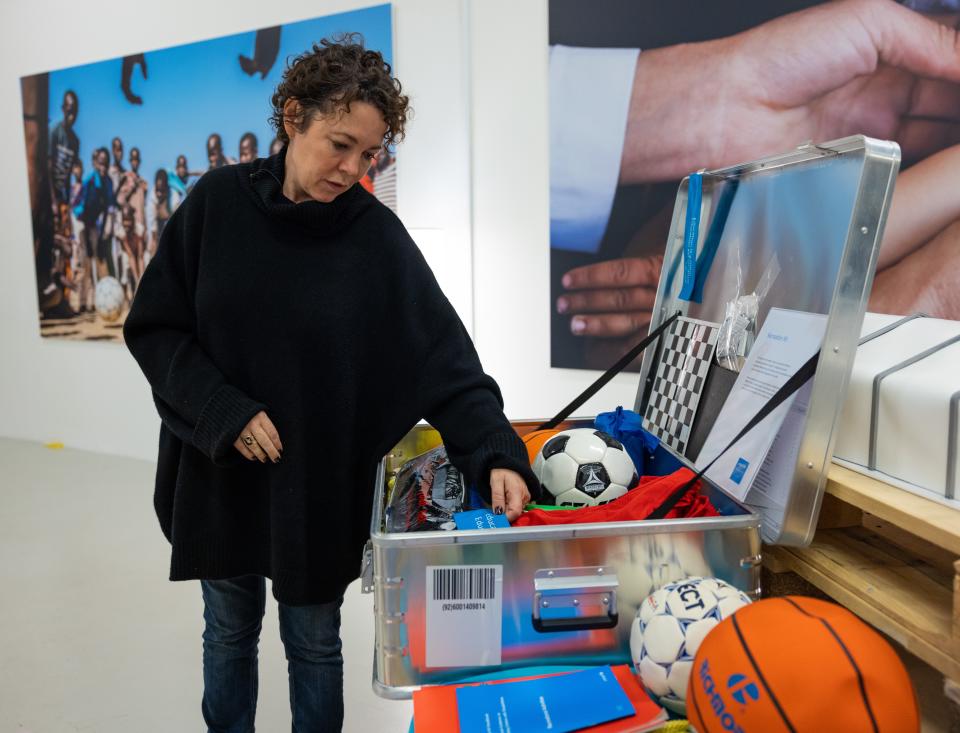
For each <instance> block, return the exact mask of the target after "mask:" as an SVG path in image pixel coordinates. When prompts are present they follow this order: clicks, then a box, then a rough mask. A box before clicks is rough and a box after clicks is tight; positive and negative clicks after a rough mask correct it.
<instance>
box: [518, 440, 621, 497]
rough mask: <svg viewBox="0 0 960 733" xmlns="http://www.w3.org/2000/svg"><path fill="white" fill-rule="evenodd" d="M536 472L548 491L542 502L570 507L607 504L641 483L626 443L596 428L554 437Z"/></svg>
mask: <svg viewBox="0 0 960 733" xmlns="http://www.w3.org/2000/svg"><path fill="white" fill-rule="evenodd" d="M533 472H534V473H535V474H536V476H537V479H539V481H540V484H541V485H542V486H543V488H544V489H545V492H544V494H543V499H542V501H543V502H544V503H550V500H551V499H552V501H553V503H554V504H556V505H557V506H568V507H580V506H598V505H600V504H606V503H607V502H610V501H613V500H614V499H617V498H619V497H621V496H623V495H624V494H626V493H627V489H629V488H630V487H632V486H634V485H635V484H636V483H637V481H638V478H637V469H636V467H635V466H634V465H633V460H632V459H631V458H630V456H629V455H628V454H627V451H626V450H624V447H623V444H622V443H621V442H620V441H619V440H617V439H616V438H612V437H610V436H609V435H607V434H606V433H604V432H601V431H600V430H594V429H593V428H576V429H574V430H564V431H562V432H560V433H557V434H556V435H554V436H553V437H552V438H550V440H548V441H547V442H546V443H544V444H543V447H542V448H541V449H540V452H539V453H538V454H537V457H536V459H535V460H534V462H533Z"/></svg>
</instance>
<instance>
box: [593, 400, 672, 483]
mask: <svg viewBox="0 0 960 733" xmlns="http://www.w3.org/2000/svg"><path fill="white" fill-rule="evenodd" d="M641 422H642V420H641V418H640V415H638V414H637V413H635V412H634V411H633V410H624V409H623V408H622V407H618V408H617V409H616V410H615V411H613V412H601V413H600V414H599V415H597V419H596V420H594V422H593V426H594V427H595V428H596V429H597V430H602V431H603V432H605V433H606V434H607V435H612V436H613V437H614V438H616V439H617V440H619V441H620V442H621V443H623V447H624V448H625V449H626V451H627V455H629V456H630V458H631V459H633V463H634V465H636V467H637V474H638V475H640V476H645V475H647V465H648V463H649V461H651V460H652V459H653V453H654V451H656V450H657V447H658V446H659V445H660V440H659V439H658V438H657V437H655V436H654V435H651V434H650V433H648V432H647V431H646V430H644V429H643V426H642V425H641Z"/></svg>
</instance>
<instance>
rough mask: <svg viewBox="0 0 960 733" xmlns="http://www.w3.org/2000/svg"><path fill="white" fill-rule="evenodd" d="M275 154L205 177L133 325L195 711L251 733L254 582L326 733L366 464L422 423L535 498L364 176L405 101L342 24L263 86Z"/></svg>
mask: <svg viewBox="0 0 960 733" xmlns="http://www.w3.org/2000/svg"><path fill="white" fill-rule="evenodd" d="M273 108H274V112H273V117H272V121H273V124H274V126H275V127H276V131H277V135H278V137H279V138H280V140H282V141H283V143H284V147H283V149H282V150H280V152H279V153H277V154H276V155H273V156H271V157H269V158H266V159H257V160H254V161H252V162H247V163H241V164H238V165H229V166H225V167H222V168H216V169H214V170H211V171H209V172H208V173H206V175H204V176H203V177H202V178H201V179H200V180H199V181H198V182H197V184H196V186H195V187H194V189H193V191H192V192H191V193H190V195H189V196H187V198H186V200H185V201H184V202H183V204H182V205H181V206H180V207H179V208H178V209H177V210H176V212H175V213H174V214H173V216H172V217H171V218H170V220H169V222H168V223H167V226H166V227H165V229H164V231H163V236H162V238H161V240H160V245H159V248H158V250H157V253H156V256H155V257H154V259H153V260H152V261H151V263H150V266H149V267H147V269H146V271H145V272H144V275H143V279H142V282H141V284H140V288H139V289H138V291H137V295H136V298H135V300H134V302H133V305H132V307H131V310H130V313H129V315H128V317H127V320H126V324H125V326H124V336H125V339H126V342H127V345H128V347H129V348H130V351H131V352H132V353H133V355H134V357H135V358H136V360H137V361H138V363H139V364H140V367H141V368H142V370H143V372H144V374H145V375H146V377H147V380H148V381H149V383H150V386H151V389H152V391H153V397H154V402H155V403H156V406H157V410H158V412H159V413H160V417H161V428H160V449H159V457H158V464H157V476H156V488H155V494H154V505H155V508H156V511H157V516H158V518H159V520H160V526H161V528H162V529H163V532H164V534H165V535H166V537H167V539H168V540H169V541H170V543H171V545H172V560H171V568H170V578H171V580H186V579H200V580H201V587H202V592H203V600H204V619H205V622H206V628H205V631H204V634H203V647H204V651H203V678H204V693H203V704H202V711H203V716H204V719H205V720H206V723H207V726H208V728H209V730H211V731H252V730H253V726H254V714H255V711H256V698H257V642H258V639H259V634H260V628H261V619H262V617H263V613H264V603H265V594H266V591H265V578H270V579H271V580H272V589H273V595H274V596H275V597H276V599H277V601H278V603H279V617H280V636H281V639H282V640H283V644H284V647H285V650H286V655H287V660H288V672H289V682H290V707H291V712H292V715H293V730H294V731H311V732H313V731H338V730H340V728H341V724H342V719H343V658H342V656H341V651H340V649H341V646H340V636H339V624H340V604H341V602H342V600H343V592H344V589H345V588H346V587H347V585H348V584H349V583H350V582H351V581H353V580H354V579H355V578H356V577H357V575H358V573H359V568H360V560H361V553H362V548H363V545H364V542H365V541H366V539H367V537H368V533H369V527H370V518H371V511H372V502H373V489H374V477H375V472H376V466H377V463H378V461H379V459H380V457H381V456H383V455H384V454H385V453H386V452H387V451H388V450H389V449H390V447H391V446H393V445H395V444H396V442H397V441H398V440H399V439H400V438H401V437H402V436H403V435H404V433H405V432H406V431H407V430H409V429H410V428H411V427H412V426H413V425H414V424H415V423H416V422H417V421H418V420H419V419H421V418H426V419H427V420H428V421H429V422H430V423H431V424H432V425H434V426H435V427H436V428H438V429H439V430H440V432H441V433H442V435H443V438H444V441H445V443H446V446H447V449H448V451H449V453H450V456H451V458H452V460H453V461H454V462H455V463H457V464H458V465H459V466H460V467H461V468H462V469H463V470H464V472H465V473H466V475H467V477H468V478H469V479H471V480H472V481H473V482H475V483H476V485H477V487H478V488H479V489H480V490H481V492H486V495H487V498H488V499H489V500H490V501H491V503H492V505H493V507H494V511H497V512H504V511H506V513H507V515H508V517H510V518H513V517H516V516H517V515H518V514H519V513H520V511H521V508H522V506H523V505H524V503H525V502H526V501H528V500H529V498H530V494H531V493H533V494H536V492H537V491H538V490H539V487H538V485H537V482H536V479H535V478H534V477H533V475H532V473H531V471H530V468H529V465H528V463H527V459H526V451H525V449H524V446H523V444H522V442H520V440H519V438H517V436H516V434H515V433H514V432H513V430H512V429H511V427H510V424H509V423H508V421H507V420H506V418H505V417H504V415H503V411H502V400H501V397H500V392H499V389H498V387H497V385H496V383H495V382H494V381H493V380H492V379H491V378H490V377H489V376H487V375H486V374H484V372H483V370H482V368H481V365H480V362H479V359H478V358H477V354H476V351H475V350H474V347H473V344H472V343H471V341H470V339H469V337H468V335H467V333H466V331H465V329H464V327H463V325H462V324H461V322H460V320H459V318H458V317H457V315H456V312H455V311H454V309H453V308H452V306H451V305H450V303H449V302H448V301H447V299H446V298H445V297H444V295H443V293H442V292H441V290H440V288H439V286H438V285H437V282H436V280H435V279H434V277H433V274H432V273H431V271H430V269H429V267H428V266H427V264H426V262H425V261H424V259H423V257H422V256H421V254H420V252H419V251H418V250H417V247H416V245H415V244H414V243H413V241H412V240H411V238H410V236H409V235H408V234H407V231H406V230H405V229H404V227H403V225H402V224H401V223H400V221H399V219H397V217H396V216H394V214H393V213H392V212H391V211H390V210H389V209H388V208H387V207H385V206H384V205H383V204H381V203H380V202H379V201H377V200H376V199H375V198H374V197H373V196H371V195H370V194H369V193H368V192H367V191H365V190H364V189H363V188H362V187H361V186H360V185H359V184H358V181H359V180H360V179H361V178H362V177H363V176H364V174H365V173H366V172H367V170H368V168H369V167H370V165H371V164H372V163H373V162H374V161H375V160H376V158H377V155H378V154H379V153H380V151H381V150H383V149H384V147H385V146H389V145H392V144H394V143H395V142H398V141H400V140H401V139H402V138H403V134H404V128H405V125H406V121H407V115H408V99H407V97H406V96H404V95H403V94H402V93H401V86H400V83H399V82H398V81H397V80H396V79H394V78H393V77H392V75H391V69H390V66H389V65H388V64H387V63H386V62H385V61H384V59H383V57H382V56H381V54H379V53H378V52H376V51H372V50H369V49H366V48H364V47H363V45H362V39H359V41H358V39H357V38H356V37H354V36H348V37H345V38H342V39H339V40H338V42H330V41H326V40H325V41H323V42H321V43H320V44H319V45H315V46H314V47H313V48H312V49H311V50H310V51H308V52H306V53H304V54H303V55H301V56H299V57H297V58H296V59H294V60H293V61H292V62H291V64H290V65H289V66H288V68H287V70H286V72H285V74H284V76H283V80H282V81H281V83H280V84H279V86H278V87H277V89H276V92H275V93H274V95H273Z"/></svg>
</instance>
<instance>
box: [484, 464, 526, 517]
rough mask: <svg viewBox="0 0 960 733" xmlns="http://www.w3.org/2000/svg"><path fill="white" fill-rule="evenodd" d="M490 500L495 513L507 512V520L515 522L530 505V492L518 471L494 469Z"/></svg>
mask: <svg viewBox="0 0 960 733" xmlns="http://www.w3.org/2000/svg"><path fill="white" fill-rule="evenodd" d="M490 498H491V501H492V504H493V511H494V512H496V513H497V514H503V513H504V510H506V514H507V520H508V521H510V522H513V521H514V520H515V519H516V518H517V517H519V516H520V515H521V514H522V513H523V508H524V507H525V506H526V505H527V504H529V503H530V491H529V490H528V489H527V482H526V481H524V480H523V477H522V476H521V475H520V474H519V473H517V472H516V471H511V470H510V469H509V468H494V469H493V470H491V471H490Z"/></svg>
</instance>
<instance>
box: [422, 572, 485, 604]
mask: <svg viewBox="0 0 960 733" xmlns="http://www.w3.org/2000/svg"><path fill="white" fill-rule="evenodd" d="M496 572H497V571H496V569H495V568H434V569H433V600H435V601H480V600H483V601H489V600H492V599H493V597H494V595H495V593H496V581H497V575H496Z"/></svg>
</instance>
